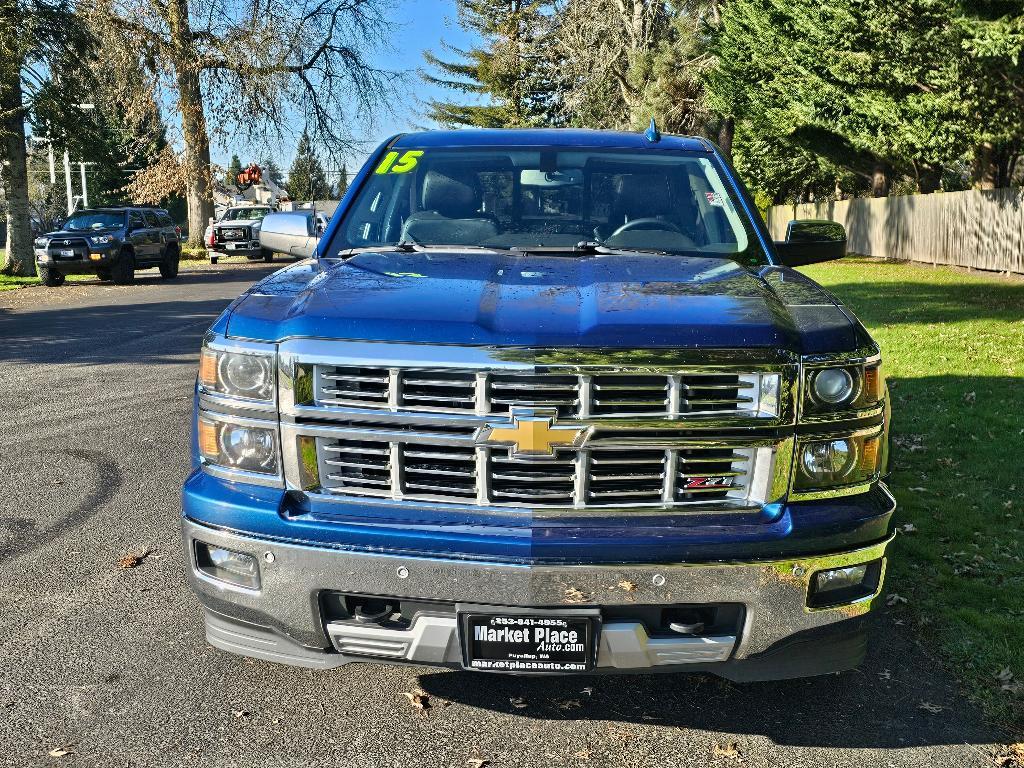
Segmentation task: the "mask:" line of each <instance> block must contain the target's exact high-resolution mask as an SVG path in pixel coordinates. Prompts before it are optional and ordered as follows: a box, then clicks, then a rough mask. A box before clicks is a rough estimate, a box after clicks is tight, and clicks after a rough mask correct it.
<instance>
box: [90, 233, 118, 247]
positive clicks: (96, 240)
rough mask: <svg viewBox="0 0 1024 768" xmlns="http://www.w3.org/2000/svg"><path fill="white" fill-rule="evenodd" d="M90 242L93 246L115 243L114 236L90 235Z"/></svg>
mask: <svg viewBox="0 0 1024 768" xmlns="http://www.w3.org/2000/svg"><path fill="white" fill-rule="evenodd" d="M89 242H90V243H92V244H93V245H106V244H107V243H112V242H114V236H113V235H90V236H89Z"/></svg>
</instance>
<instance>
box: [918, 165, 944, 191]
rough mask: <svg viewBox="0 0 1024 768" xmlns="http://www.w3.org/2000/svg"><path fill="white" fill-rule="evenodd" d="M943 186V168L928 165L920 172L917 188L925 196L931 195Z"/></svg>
mask: <svg viewBox="0 0 1024 768" xmlns="http://www.w3.org/2000/svg"><path fill="white" fill-rule="evenodd" d="M940 186H942V166H941V165H926V166H924V168H922V169H921V170H920V171H919V172H918V177H917V188H918V189H919V190H920V191H921V194H923V195H929V194H931V193H932V192H935V191H937V190H938V189H939V187H940Z"/></svg>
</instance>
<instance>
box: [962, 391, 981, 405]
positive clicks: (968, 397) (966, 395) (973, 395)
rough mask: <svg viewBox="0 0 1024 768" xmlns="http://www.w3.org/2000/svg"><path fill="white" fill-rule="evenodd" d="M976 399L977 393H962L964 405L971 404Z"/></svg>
mask: <svg viewBox="0 0 1024 768" xmlns="http://www.w3.org/2000/svg"><path fill="white" fill-rule="evenodd" d="M977 399H978V393H977V392H965V393H964V402H965V403H973V402H974V401H975V400H977Z"/></svg>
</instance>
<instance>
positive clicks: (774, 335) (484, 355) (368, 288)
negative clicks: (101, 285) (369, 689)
mask: <svg viewBox="0 0 1024 768" xmlns="http://www.w3.org/2000/svg"><path fill="white" fill-rule="evenodd" d="M271 229H272V230H274V231H276V232H278V233H282V234H283V233H286V232H287V231H288V229H289V228H288V226H287V218H286V217H284V216H275V217H274V218H273V219H272V218H271V217H269V216H268V217H267V220H266V222H265V224H264V233H266V232H267V231H268V230H271ZM297 237H299V238H306V237H307V233H306V230H305V229H304V228H303V229H302V231H301V233H299V234H298V235H297ZM845 249H846V236H845V233H844V232H843V230H842V228H841V227H840V226H838V225H836V224H833V223H831V222H792V223H791V224H790V225H789V232H788V237H787V239H786V240H785V241H784V242H772V240H771V239H770V238H769V235H768V232H767V230H766V228H765V226H764V223H763V222H762V220H761V217H760V216H759V215H758V214H757V212H756V209H755V207H754V204H753V202H752V201H751V197H750V195H749V194H748V192H747V191H746V190H745V189H744V187H743V184H742V183H741V182H740V181H739V179H737V177H736V174H735V172H734V171H733V170H732V169H731V168H730V167H729V164H728V163H727V162H726V161H725V160H724V159H723V157H722V155H721V153H720V152H719V151H718V150H717V149H716V148H715V147H714V146H713V145H712V144H710V143H708V142H707V141H705V140H703V139H700V138H685V137H676V136H667V135H666V136H662V135H660V134H659V133H658V132H657V130H656V129H654V127H653V126H652V129H650V130H648V131H647V132H646V133H645V134H639V133H638V134H631V133H611V132H594V131H578V130H516V131H501V130H494V131H486V130H460V131H438V132H425V133H413V134H408V135H401V136H397V137H395V138H393V139H391V140H389V141H387V142H386V143H385V144H384V145H382V146H381V147H380V148H379V149H378V150H377V151H376V152H375V154H373V155H372V156H371V158H370V159H369V161H368V163H367V165H366V166H365V167H364V168H363V169H362V170H361V172H360V173H359V175H358V176H357V178H356V179H355V181H354V183H353V185H352V189H351V190H350V191H349V193H348V194H347V195H346V197H345V200H344V201H343V202H342V204H341V206H340V207H339V210H338V211H337V213H336V214H335V215H334V217H333V218H332V219H331V222H330V225H329V226H328V228H327V230H326V232H325V233H324V234H323V236H322V238H321V239H320V241H319V244H318V246H317V251H316V254H315V258H313V259H307V260H303V261H301V262H299V263H297V264H294V265H291V266H289V267H287V268H286V269H283V270H281V271H279V272H277V273H275V274H273V275H270V276H269V277H267V278H265V279H263V280H262V281H261V282H259V283H257V284H256V285H254V286H253V287H252V288H250V289H249V290H248V291H247V292H246V293H245V294H244V295H242V296H241V297H240V298H239V299H238V300H236V301H235V302H234V303H233V304H232V305H231V306H230V307H229V308H228V309H227V310H226V311H225V312H224V313H223V314H222V315H221V316H220V318H219V319H218V320H217V321H216V322H215V323H214V325H213V327H212V328H211V329H210V330H209V333H208V335H207V336H206V339H205V341H204V344H203V348H202V352H201V358H200V364H199V376H198V382H197V391H196V409H195V416H194V425H193V426H194V440H193V449H194V459H193V471H192V473H191V474H190V476H189V477H188V479H187V480H186V482H185V486H184V495H183V506H184V515H183V521H182V525H183V531H184V545H185V549H186V552H187V558H186V559H187V562H188V574H189V579H190V582H191V585H192V587H193V588H194V590H195V592H196V593H197V595H198V596H199V600H200V602H201V603H202V606H203V615H204V617H205V624H206V634H207V638H208V639H209V642H210V643H212V644H213V645H214V646H216V647H218V648H221V649H225V650H228V651H233V652H235V653H240V654H244V655H247V656H253V657H257V658H262V659H268V660H272V661H277V662H283V663H287V664H295V665H299V666H305V667H314V668H321V669H322V668H330V667H336V666H339V665H342V664H346V663H348V662H353V661H364V662H391V663H399V662H408V663H415V664H427V665H440V666H446V667H454V668H465V669H471V670H484V671H494V672H514V673H531V674H532V673H536V674H545V673H595V672H638V671H657V670H695V671H706V672H713V673H716V674H718V675H722V676H724V677H726V678H730V679H732V680H737V681H746V680H763V679H775V678H785V677H795V676H806V675H816V674H822V673H829V672H834V671H837V670H843V669H847V668H850V667H853V666H855V665H857V664H858V663H859V662H860V661H861V659H862V657H863V655H864V652H865V644H866V634H867V632H866V626H865V619H866V615H867V614H868V613H869V611H870V610H871V608H872V607H873V606H874V605H875V604H876V603H877V601H878V596H879V592H880V590H881V588H882V580H883V577H884V574H885V564H886V548H887V546H888V545H889V543H890V541H891V539H892V524H891V517H892V514H893V511H894V502H893V498H892V496H891V495H890V494H889V491H888V490H887V489H886V486H885V485H884V483H883V481H882V478H883V477H884V475H885V471H886V463H887V453H888V451H887V436H888V426H889V425H888V421H889V415H888V414H889V410H888V400H887V392H886V386H885V381H884V378H883V375H882V370H881V367H880V357H879V348H878V346H877V345H876V344H875V343H874V342H873V341H872V340H871V338H870V337H869V335H868V333H867V332H866V331H865V329H864V327H863V326H862V325H861V324H860V322H858V320H857V319H856V318H855V317H854V316H853V314H852V313H851V312H850V311H849V310H848V309H847V308H846V307H844V306H843V305H842V304H841V303H840V302H839V300H837V299H836V297H834V296H832V295H831V294H830V293H828V292H827V291H825V290H823V289H822V288H821V287H820V286H818V285H817V284H816V283H815V282H814V281H812V280H810V279H809V278H807V277H805V276H803V275H802V274H800V273H799V272H797V271H794V269H792V267H794V266H799V265H803V264H808V263H811V262H815V261H823V260H828V259H833V258H838V257H841V256H842V255H844V253H845Z"/></svg>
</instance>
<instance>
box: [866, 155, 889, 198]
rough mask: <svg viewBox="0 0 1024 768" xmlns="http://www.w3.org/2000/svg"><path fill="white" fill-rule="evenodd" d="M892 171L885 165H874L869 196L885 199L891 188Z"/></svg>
mask: <svg viewBox="0 0 1024 768" xmlns="http://www.w3.org/2000/svg"><path fill="white" fill-rule="evenodd" d="M891 174H892V171H891V169H890V168H889V165H888V164H887V163H876V164H875V169H874V171H873V172H872V174H871V196H872V197H887V196H888V195H889V189H890V188H891V186H892V179H891Z"/></svg>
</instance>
